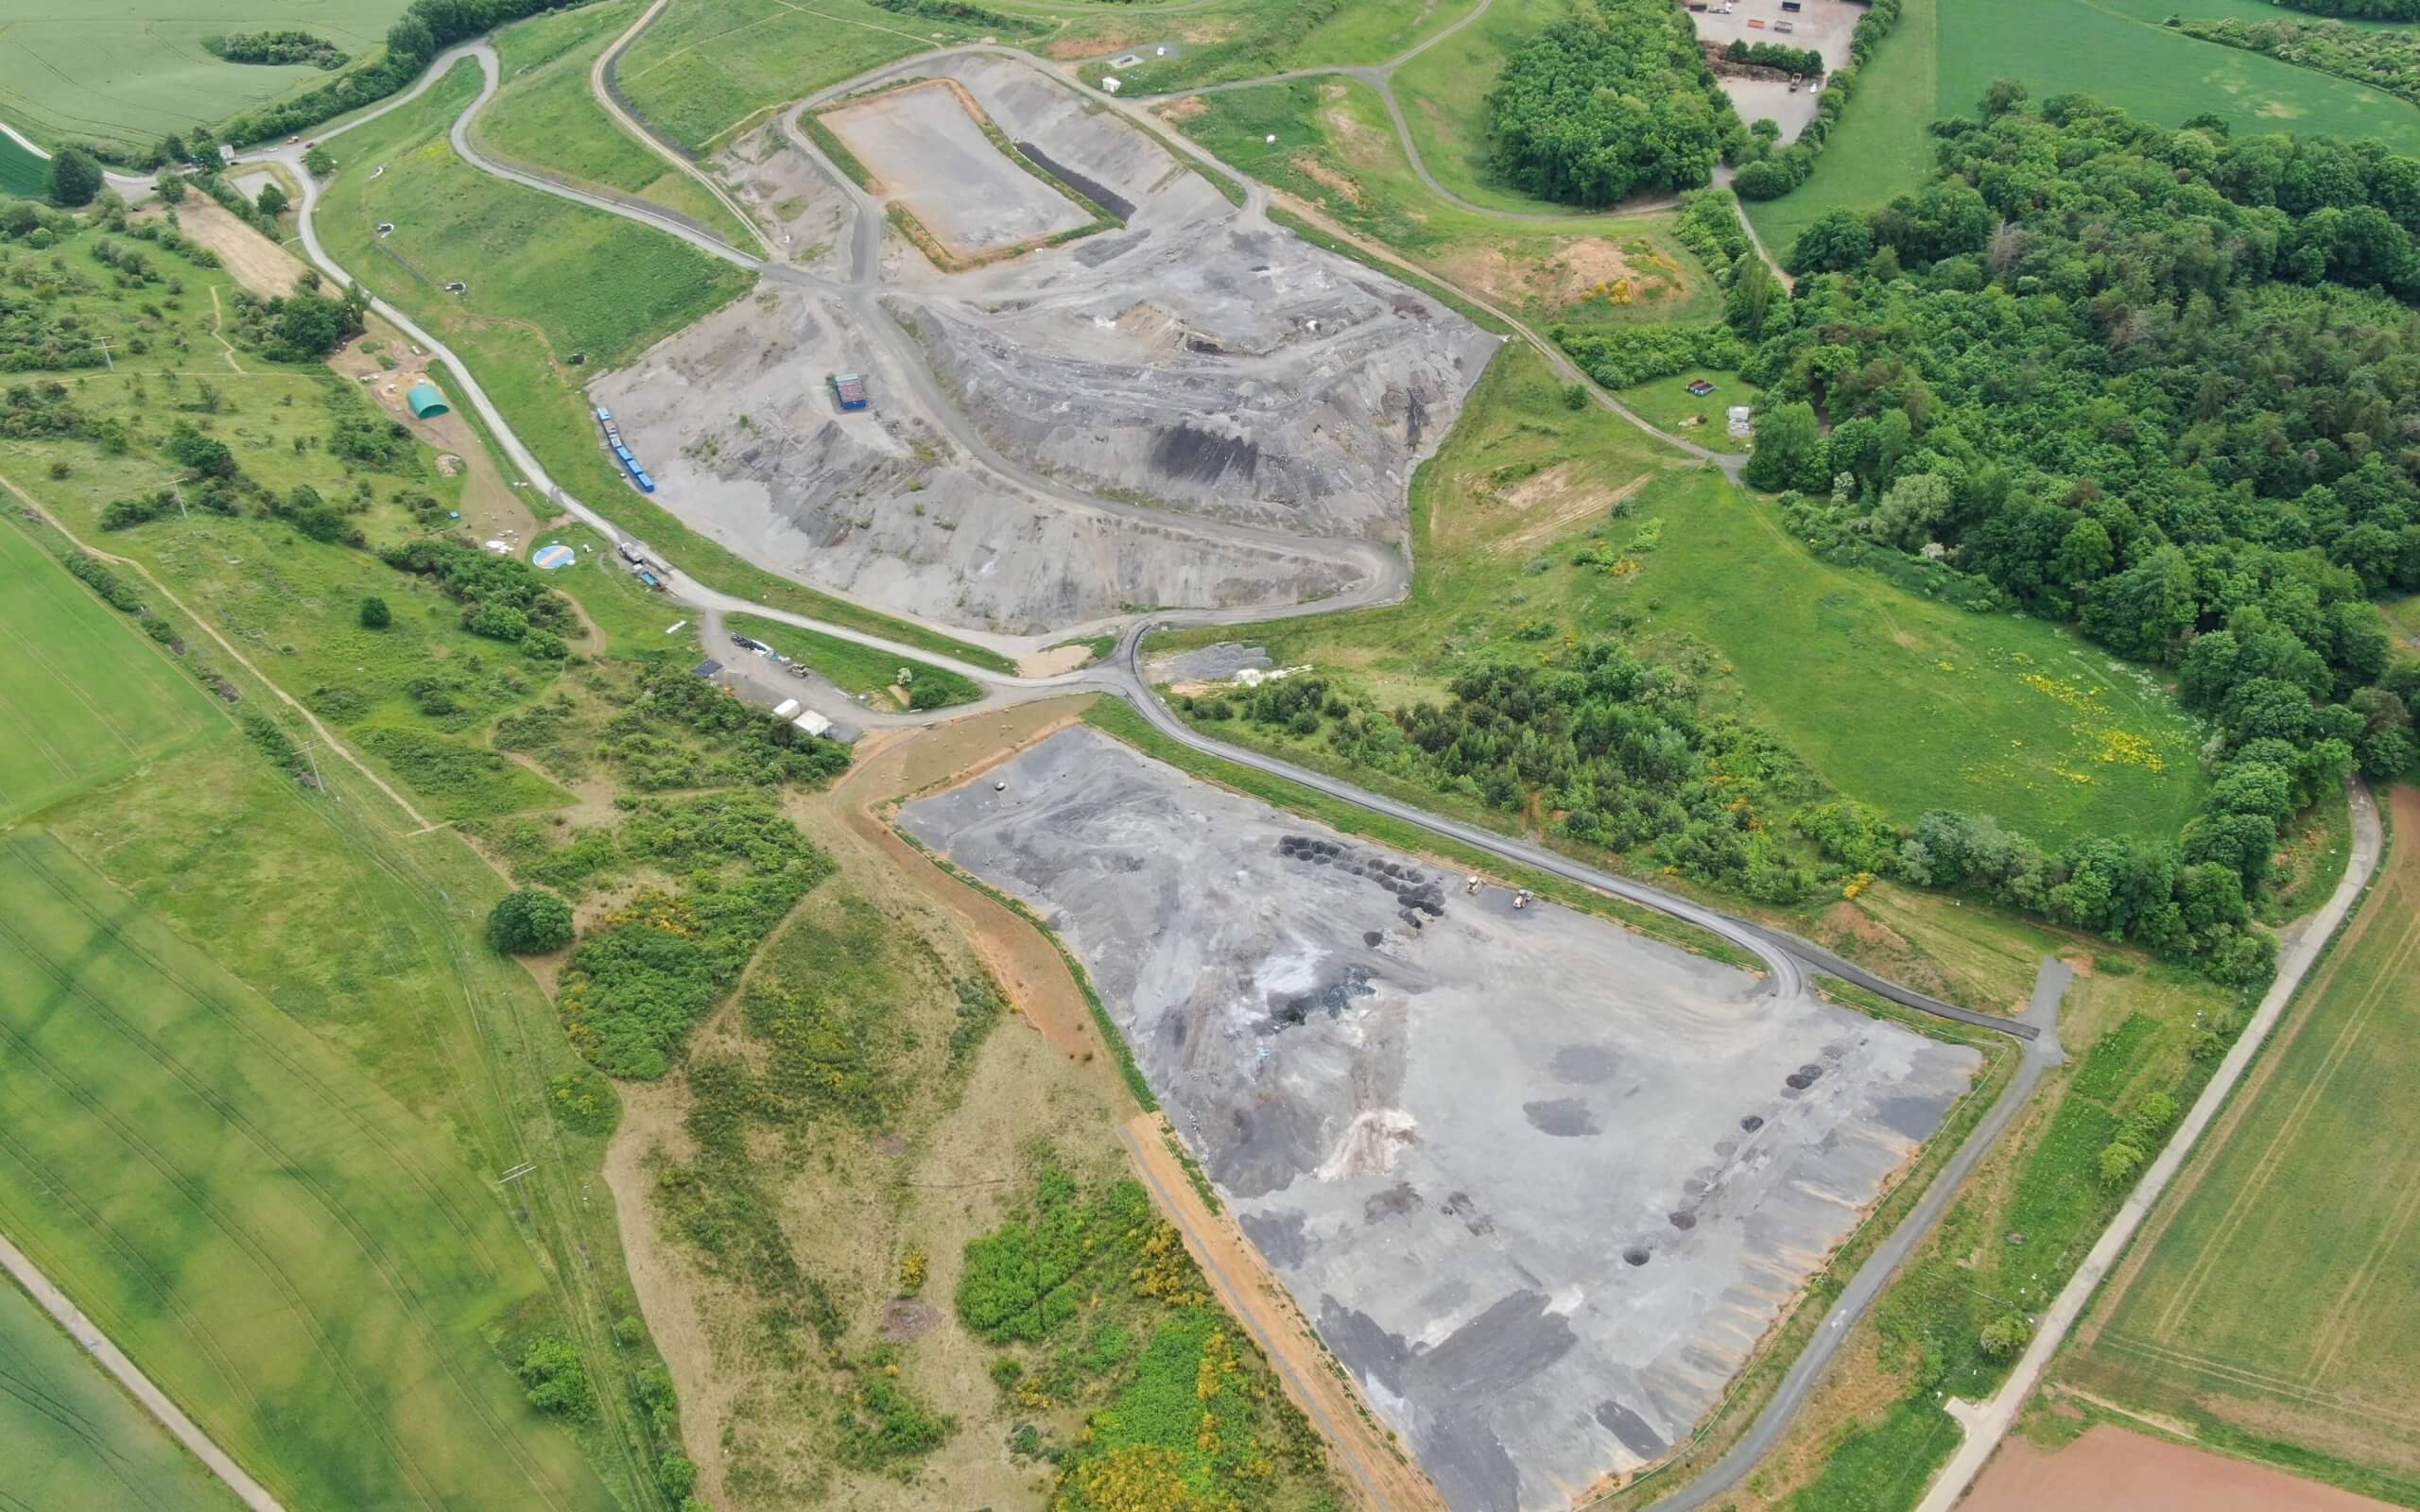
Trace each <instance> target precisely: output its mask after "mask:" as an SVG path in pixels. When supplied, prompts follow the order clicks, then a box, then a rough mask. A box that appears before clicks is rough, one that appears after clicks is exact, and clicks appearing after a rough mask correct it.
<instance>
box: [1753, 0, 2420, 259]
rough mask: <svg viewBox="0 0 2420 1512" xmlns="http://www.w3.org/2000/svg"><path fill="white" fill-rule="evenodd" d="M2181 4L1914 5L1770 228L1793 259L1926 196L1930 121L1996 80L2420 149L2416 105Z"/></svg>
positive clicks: (2226, 1)
mask: <svg viewBox="0 0 2420 1512" xmlns="http://www.w3.org/2000/svg"><path fill="white" fill-rule="evenodd" d="M2177 10H2178V8H2177V7H2176V6H2175V5H2173V4H2170V3H2169V0H2036V3H2034V4H2031V5H2022V6H2019V5H2010V4H2007V3H2005V0H1910V3H1909V5H1908V7H1907V9H1906V11H1905V13H1904V14H1903V15H1902V16H1901V18H1900V21H1899V26H1898V28H1897V29H1896V30H1895V31H1893V33H1892V35H1891V38H1890V40H1889V41H1888V42H1887V43H1884V45H1883V47H1882V50H1881V51H1880V52H1879V53H1878V54H1877V55H1876V58H1875V60H1874V63H1873V65H1872V66H1871V67H1870V68H1868V69H1867V70H1866V72H1865V74H1864V75H1863V77H1861V78H1860V79H1859V80H1858V94H1857V98H1856V99H1854V100H1852V101H1850V102H1849V107H1848V112H1847V114H1846V115H1845V116H1844V117H1843V118H1842V124H1841V129H1839V130H1838V131H1837V132H1835V133H1834V135H1833V137H1832V139H1831V141H1830V143H1829V144H1828V145H1827V146H1826V147H1825V150H1824V156H1823V157H1822V159H1821V160H1819V162H1818V164H1817V167H1816V170H1815V174H1814V176H1813V177H1812V178H1810V179H1809V180H1807V181H1806V183H1805V184H1803V185H1801V186H1800V187H1799V188H1798V189H1797V190H1796V191H1795V192H1793V193H1791V194H1789V195H1787V196H1785V197H1783V198H1780V199H1777V200H1770V201H1767V202H1766V203H1764V204H1761V205H1752V206H1750V207H1749V215H1750V216H1751V218H1752V219H1754V220H1755V223H1756V232H1757V234H1758V235H1760V236H1762V237H1763V238H1764V239H1765V242H1766V244H1767V245H1768V246H1770V247H1772V249H1773V251H1774V253H1775V255H1777V256H1787V255H1788V252H1789V244H1790V242H1791V241H1792V240H1794V239H1795V238H1796V236H1797V234H1798V232H1800V231H1802V230H1804V229H1805V228H1806V225H1807V224H1808V223H1809V222H1811V221H1812V220H1814V219H1815V217H1816V216H1818V215H1822V214H1823V213H1824V211H1826V210H1833V209H1841V208H1846V209H1851V210H1868V209H1872V208H1873V207H1875V206H1876V205H1879V204H1881V203H1883V202H1884V201H1886V200H1888V199H1890V198H1892V197H1893V195H1899V194H1906V193H1910V192H1911V191H1913V190H1914V189H1915V188H1916V187H1917V186H1918V185H1919V184H1920V183H1922V181H1923V180H1924V178H1925V176H1926V175H1927V173H1928V172H1929V171H1930V170H1931V166H1932V156H1931V153H1930V150H1929V146H1928V144H1927V142H1926V141H1925V139H1924V136H1923V129H1924V127H1925V125H1926V124H1927V122H1930V121H1933V120H1935V119H1938V118H1940V117H1942V116H1946V115H1963V114H1971V113H1973V112H1974V110H1975V108H1976V103H1977V102H1978V101H1979V100H1980V99H1981V98H1982V95H1983V91H1984V90H1985V89H1987V88H1989V87H1990V86H1991V83H1992V81H1993V80H1994V79H1997V78H2015V79H2019V80H2021V81H2022V82H2023V83H2024V84H2025V86H2026V87H2027V88H2028V89H2029V90H2031V92H2032V94H2033V96H2034V97H2035V98H2036V99H2040V98H2044V97H2047V96H2048V95H2052V94H2068V93H2083V94H2092V95H2095V96H2097V97H2099V98H2100V99H2101V100H2103V101H2106V102H2107V103H2109V104H2111V105H2116V106H2119V107H2122V108H2124V109H2125V110H2128V111H2131V112H2134V113H2135V114H2136V115H2139V116H2141V117H2143V118H2144V119H2146V120H2150V121H2155V122H2157V123H2159V124H2160V125H2162V126H2175V125H2177V124H2179V123H2181V122H2183V121H2184V120H2185V119H2186V118H2187V117H2188V116H2192V115H2198V114H2200V113H2202V112H2204V111H2209V112H2216V113H2217V114H2219V115H2221V116H2222V117H2224V118H2225V119H2226V121H2227V122H2228V124H2229V125H2230V126H2231V127H2233V129H2234V130H2235V132H2236V134H2238V135H2239V136H2240V135H2250V134H2252V133H2255V132H2262V131H2289V132H2293V133H2296V134H2300V135H2318V136H2334V137H2342V138H2346V139H2356V138H2360V137H2377V139H2379V140H2380V141H2383V142H2385V143H2386V144H2387V145H2388V146H2390V147H2392V148H2393V149H2394V150H2395V151H2397V152H2412V151H2415V150H2420V111H2415V110H2413V109H2412V107H2411V105H2410V104H2408V103H2406V102H2405V101H2402V100H2399V99H2397V98H2395V97H2394V95H2392V94H2387V93H2386V92H2385V91H2383V90H2378V89H2373V88H2370V87H2369V86H2367V85H2363V84H2356V83H2353V82H2351V81H2349V80H2346V79H2341V78H2334V77H2329V76H2327V75H2325V74H2321V73H2317V72H2314V71H2312V70H2310V69H2305V68H2297V67H2295V66H2294V65H2292V64H2291V63H2287V62H2281V61H2279V60H2276V59H2273V58H2264V57H2261V56H2260V55H2258V54H2256V53H2249V52H2243V51H2240V50H2238V49H2235V48H2229V47H2221V46H2218V45H2216V44H2215V43H2204V42H2197V41H2195V40H2194V39H2192V38H2190V37H2187V36H2185V35H2184V34H2183V33H2181V32H2178V31H2174V30H2171V29H2170V28H2169V27H2167V26H2162V25H2160V23H2161V22H2162V20H2164V19H2165V18H2166V17H2167V16H2169V14H2171V13H2175V12H2176V11H2177ZM2184 13H2186V14H2188V15H2192V16H2197V17H2225V16H2235V17H2241V18H2244V19H2248V20H2261V19H2266V18H2273V17H2274V16H2275V15H2276V13H2277V12H2276V9H2275V8H2274V7H2273V6H2270V5H2268V4H2265V3H2263V0H2200V3H2199V4H2196V5H2193V6H2189V7H2186V8H2184ZM1927 53H1929V57H1927Z"/></svg>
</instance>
